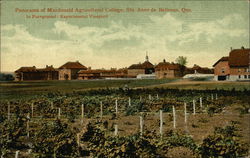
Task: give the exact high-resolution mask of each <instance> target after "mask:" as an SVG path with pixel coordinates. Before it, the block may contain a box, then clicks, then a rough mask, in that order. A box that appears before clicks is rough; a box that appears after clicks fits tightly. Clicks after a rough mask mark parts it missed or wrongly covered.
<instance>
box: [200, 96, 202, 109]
mask: <svg viewBox="0 0 250 158" xmlns="http://www.w3.org/2000/svg"><path fill="white" fill-rule="evenodd" d="M200 107H201V108H202V107H203V106H202V97H200Z"/></svg>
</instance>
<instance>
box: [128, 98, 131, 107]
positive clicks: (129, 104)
mask: <svg viewBox="0 0 250 158" xmlns="http://www.w3.org/2000/svg"><path fill="white" fill-rule="evenodd" d="M128 106H131V98H130V97H129V98H128Z"/></svg>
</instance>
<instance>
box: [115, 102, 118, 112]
mask: <svg viewBox="0 0 250 158" xmlns="http://www.w3.org/2000/svg"><path fill="white" fill-rule="evenodd" d="M115 113H116V115H117V114H118V100H117V99H116V100H115Z"/></svg>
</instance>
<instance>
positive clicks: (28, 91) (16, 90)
mask: <svg viewBox="0 0 250 158" xmlns="http://www.w3.org/2000/svg"><path fill="white" fill-rule="evenodd" d="M125 86H127V87H129V88H162V87H164V88H171V89H203V90H205V89H226V90H231V89H235V90H244V89H248V90H249V89H250V82H213V81H187V80H184V81H182V80H181V79H161V80H157V79H145V80H137V79H128V80H87V81H33V82H31V81H30V82H0V96H1V99H13V98H26V97H28V98H29V97H32V96H37V95H41V94H46V93H48V92H60V93H64V92H74V91H82V90H89V89H103V88H104V89H106V88H124V87H125Z"/></svg>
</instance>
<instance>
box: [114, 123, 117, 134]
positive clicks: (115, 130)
mask: <svg viewBox="0 0 250 158" xmlns="http://www.w3.org/2000/svg"><path fill="white" fill-rule="evenodd" d="M114 127H115V133H114V134H115V136H117V135H118V125H115V126H114Z"/></svg>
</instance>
